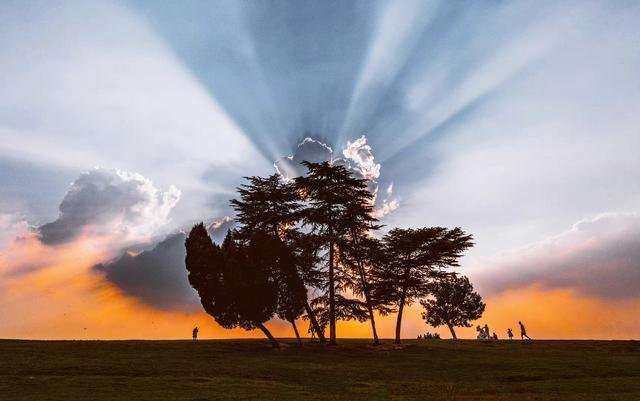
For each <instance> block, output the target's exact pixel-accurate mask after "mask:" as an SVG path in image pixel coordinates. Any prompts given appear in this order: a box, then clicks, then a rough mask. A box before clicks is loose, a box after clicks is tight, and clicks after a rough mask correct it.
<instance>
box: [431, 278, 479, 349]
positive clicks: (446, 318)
mask: <svg viewBox="0 0 640 401" xmlns="http://www.w3.org/2000/svg"><path fill="white" fill-rule="evenodd" d="M431 294H432V296H431V297H430V298H428V299H423V300H421V301H420V304H422V306H423V307H424V308H425V311H424V312H423V314H422V318H423V319H425V320H426V322H427V323H428V324H429V325H430V326H433V327H438V326H442V325H446V326H447V327H448V328H449V330H450V331H451V335H452V337H453V338H454V339H455V338H457V336H456V333H455V330H454V327H471V321H473V320H476V319H480V317H482V314H483V313H484V308H485V304H484V302H482V297H481V296H480V294H478V293H477V292H474V291H473V285H472V284H471V282H470V281H469V278H467V277H465V276H455V275H451V276H447V277H444V278H442V279H440V280H436V281H435V282H434V283H433V284H432V285H431Z"/></svg>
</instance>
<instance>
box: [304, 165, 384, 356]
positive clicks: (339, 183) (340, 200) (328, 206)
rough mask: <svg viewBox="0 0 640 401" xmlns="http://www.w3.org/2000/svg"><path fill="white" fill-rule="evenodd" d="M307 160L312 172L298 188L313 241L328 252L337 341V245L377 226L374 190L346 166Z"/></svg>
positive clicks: (329, 290) (330, 304) (332, 328)
mask: <svg viewBox="0 0 640 401" xmlns="http://www.w3.org/2000/svg"><path fill="white" fill-rule="evenodd" d="M303 164H304V165H305V166H306V167H307V169H308V174H307V175H306V176H303V177H298V178H296V179H295V184H296V188H297V189H298V191H299V193H301V194H302V195H303V197H304V200H305V202H306V203H305V207H304V208H303V209H302V210H301V211H300V215H301V217H302V223H303V225H304V226H305V227H307V228H308V229H309V234H308V235H309V236H311V237H312V238H313V240H312V242H313V243H315V244H317V246H318V250H319V251H320V250H322V251H323V252H322V253H323V254H324V255H325V259H326V274H327V283H326V303H327V304H328V305H327V314H328V325H329V338H330V339H329V342H330V344H336V318H337V315H336V299H337V294H336V290H339V289H340V286H341V285H342V283H341V282H340V280H339V278H340V276H341V275H342V273H343V272H341V271H338V270H339V269H340V266H339V264H338V263H336V262H337V259H336V252H337V246H338V245H339V244H340V242H341V241H343V239H344V238H345V237H347V236H348V235H349V233H350V232H355V233H356V235H358V236H359V235H361V233H362V232H363V231H366V230H370V229H374V228H375V227H374V224H373V223H374V222H375V218H373V217H372V211H373V194H372V193H371V192H370V191H369V190H368V188H367V184H366V180H363V179H358V178H355V177H354V176H353V175H352V174H351V173H350V172H349V171H348V170H347V169H346V168H345V167H343V166H338V165H331V164H330V163H328V162H324V163H309V162H303ZM342 299H344V297H343V298H342ZM323 302H324V301H323Z"/></svg>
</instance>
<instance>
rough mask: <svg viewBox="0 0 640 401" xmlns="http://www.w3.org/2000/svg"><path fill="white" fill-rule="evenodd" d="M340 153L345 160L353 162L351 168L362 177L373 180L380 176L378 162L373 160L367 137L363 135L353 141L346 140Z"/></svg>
mask: <svg viewBox="0 0 640 401" xmlns="http://www.w3.org/2000/svg"><path fill="white" fill-rule="evenodd" d="M342 154H343V155H344V157H345V158H346V159H347V160H350V161H352V162H353V165H354V166H353V170H354V171H355V172H357V173H358V174H359V175H361V176H362V178H364V179H367V180H375V179H377V178H378V177H380V164H378V163H376V162H374V160H373V159H374V158H373V151H372V150H371V146H369V145H368V144H367V138H366V137H365V136H364V135H362V136H361V137H360V138H358V139H356V140H355V141H354V142H351V141H347V145H346V146H345V148H344V149H343V150H342Z"/></svg>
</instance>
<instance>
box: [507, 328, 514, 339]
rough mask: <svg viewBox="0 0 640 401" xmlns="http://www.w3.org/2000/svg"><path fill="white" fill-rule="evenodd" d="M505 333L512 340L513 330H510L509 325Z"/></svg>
mask: <svg viewBox="0 0 640 401" xmlns="http://www.w3.org/2000/svg"><path fill="white" fill-rule="evenodd" d="M507 335H508V336H509V340H513V330H511V327H509V328H508V329H507Z"/></svg>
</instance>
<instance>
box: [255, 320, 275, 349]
mask: <svg viewBox="0 0 640 401" xmlns="http://www.w3.org/2000/svg"><path fill="white" fill-rule="evenodd" d="M256 327H257V328H259V329H260V330H262V332H263V333H264V335H265V336H267V338H268V339H269V341H270V342H271V346H272V347H273V348H280V344H278V341H276V339H275V338H273V336H272V335H271V332H270V331H269V330H268V329H267V328H266V327H265V325H264V324H262V323H258V324H257V325H256Z"/></svg>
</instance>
